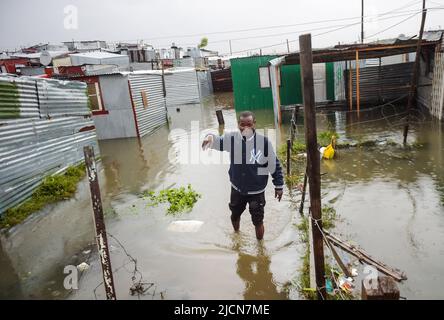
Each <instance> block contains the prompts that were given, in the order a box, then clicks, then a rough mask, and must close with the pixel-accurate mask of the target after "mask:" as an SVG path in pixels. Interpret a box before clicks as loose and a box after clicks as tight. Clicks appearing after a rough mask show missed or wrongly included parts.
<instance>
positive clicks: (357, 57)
mask: <svg viewBox="0 0 444 320" xmlns="http://www.w3.org/2000/svg"><path fill="white" fill-rule="evenodd" d="M359 82H360V80H359V51H358V50H356V110H357V111H358V117H359V109H360V107H361V93H360V87H361V84H360V83H359Z"/></svg>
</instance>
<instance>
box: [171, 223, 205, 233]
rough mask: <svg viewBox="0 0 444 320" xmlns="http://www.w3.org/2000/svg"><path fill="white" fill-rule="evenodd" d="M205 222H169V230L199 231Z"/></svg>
mask: <svg viewBox="0 0 444 320" xmlns="http://www.w3.org/2000/svg"><path fill="white" fill-rule="evenodd" d="M203 224H204V223H203V221H195V220H180V221H173V222H171V223H170V224H169V226H168V229H167V230H168V231H173V232H197V231H199V229H200V227H202V225H203Z"/></svg>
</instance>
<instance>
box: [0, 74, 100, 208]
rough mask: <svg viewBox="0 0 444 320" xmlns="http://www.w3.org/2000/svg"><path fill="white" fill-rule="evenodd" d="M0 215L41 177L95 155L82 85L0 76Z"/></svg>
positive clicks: (86, 98)
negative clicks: (86, 152)
mask: <svg viewBox="0 0 444 320" xmlns="http://www.w3.org/2000/svg"><path fill="white" fill-rule="evenodd" d="M0 105H1V108H0V214H1V213H3V212H4V211H5V210H6V209H8V208H10V207H13V206H15V205H17V204H19V203H20V202H22V201H23V200H25V199H26V198H28V197H29V196H30V195H31V194H32V192H33V191H34V190H35V188H36V187H37V186H38V185H39V184H40V183H41V181H42V179H43V178H44V177H46V176H48V175H50V174H53V173H57V172H61V171H63V170H65V169H66V168H67V167H68V166H71V165H74V164H77V163H79V162H81V161H82V160H83V147H84V146H85V145H92V146H93V147H94V149H95V153H96V155H98V154H99V148H98V144H97V137H96V131H95V127H94V122H93V121H92V119H91V111H90V109H89V106H88V97H87V95H86V85H85V84H84V83H81V82H75V81H58V80H54V79H39V78H31V77H15V76H10V75H8V76H0Z"/></svg>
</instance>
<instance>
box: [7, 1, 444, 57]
mask: <svg viewBox="0 0 444 320" xmlns="http://www.w3.org/2000/svg"><path fill="white" fill-rule="evenodd" d="M364 1H365V14H364V15H365V16H368V17H367V18H366V23H365V35H366V36H365V37H370V36H371V35H373V34H375V33H378V32H380V31H383V30H384V29H386V28H388V27H390V26H392V25H394V24H397V23H400V24H399V26H395V27H393V28H391V29H388V30H387V31H384V32H382V33H378V34H376V35H375V36H374V37H372V38H371V39H368V40H376V39H377V38H379V39H383V38H389V37H396V36H398V35H399V34H401V33H403V34H405V35H415V34H417V33H418V30H419V26H420V16H421V15H420V14H419V12H420V10H421V3H422V1H420V0H416V1H411V0H390V1H388V0H364ZM70 5H72V6H74V7H75V10H77V28H75V19H74V20H73V19H70V18H71V17H72V15H71V13H73V10H72V6H71V7H70ZM67 6H68V7H67ZM440 6H441V7H442V8H444V0H433V1H431V0H428V1H427V7H440ZM65 10H68V11H66V12H65ZM75 10H74V11H75ZM392 10H396V11H393V12H391V11H392ZM415 10H416V11H415ZM387 12H391V13H390V14H387V15H382V14H384V13H387ZM415 12H416V13H417V14H416V15H414V14H415ZM360 15H361V1H359V0H347V1H345V0H338V1H332V0H308V1H301V0H299V1H296V0H272V1H270V0H267V1H266V0H254V1H252V0H248V1H246V0H225V1H212V0H188V1H180V0H166V1H165V0H149V1H144V0H126V1H123V0H121V1H117V0H94V1H92V0H71V1H66V0H39V1H29V0H27V1H24V0H1V1H0V30H2V32H1V33H0V49H1V50H5V49H14V48H20V47H21V46H30V45H32V44H35V43H38V42H50V43H58V42H61V41H69V40H72V39H75V40H97V39H101V40H107V41H125V40H126V41H137V40H139V41H140V40H141V39H145V40H144V42H145V43H149V44H152V45H154V46H155V47H167V46H170V45H171V43H172V42H175V43H176V44H177V45H179V46H184V47H186V46H189V45H193V44H197V43H198V42H199V40H200V38H201V37H202V36H207V37H208V39H209V44H208V49H214V50H218V51H219V52H220V53H228V52H229V51H230V47H229V41H228V40H229V39H233V40H232V51H233V52H238V51H242V50H248V49H252V48H259V47H266V46H270V45H273V44H279V43H283V42H285V41H286V39H289V40H290V47H291V50H296V49H297V48H298V46H297V41H296V40H297V39H298V36H299V34H301V32H302V33H305V32H308V31H311V33H312V35H317V34H320V35H317V36H315V37H314V38H313V46H314V47H325V46H330V45H334V44H337V43H338V42H341V43H343V42H354V41H358V40H359V37H360V28H361V27H360V18H359V16H360ZM412 15H414V16H412ZM333 19H335V20H337V21H330V22H323V23H319V22H318V23H313V22H316V21H322V20H333ZM340 19H345V20H340ZM403 20H405V21H403ZM402 21H403V22H402ZM67 22H68V28H66V23H67ZM308 23H311V24H308ZM297 24H299V25H297ZM350 24H354V25H352V26H347V27H346V25H350ZM283 25H285V27H282V26H283ZM277 26H280V27H277ZM73 27H74V28H73ZM264 27H266V28H268V27H274V28H268V29H260V30H258V29H257V28H264ZM442 27H444V10H443V9H431V10H429V12H428V14H427V22H426V30H430V29H438V28H442ZM340 28H342V29H340ZM245 29H256V30H250V31H242V32H231V33H219V32H225V31H238V30H245ZM334 29H339V30H337V31H334V32H332V30H334ZM326 32H327V33H326ZM321 33H325V34H321ZM184 35H193V36H191V37H181V36H184ZM267 35H268V37H263V36H267ZM160 37H161V38H162V39H159V38H160ZM245 37H253V38H251V39H239V38H245ZM153 38H157V39H153ZM291 41H293V42H291ZM253 51H254V50H253ZM285 51H286V45H285V44H284V45H278V46H274V47H269V48H264V49H263V53H273V52H285ZM254 52H258V50H255V51H254Z"/></svg>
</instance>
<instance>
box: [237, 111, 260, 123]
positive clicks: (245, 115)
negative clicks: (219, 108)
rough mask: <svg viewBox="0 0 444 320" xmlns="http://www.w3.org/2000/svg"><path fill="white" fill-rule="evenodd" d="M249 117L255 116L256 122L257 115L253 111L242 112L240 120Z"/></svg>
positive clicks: (254, 120)
mask: <svg viewBox="0 0 444 320" xmlns="http://www.w3.org/2000/svg"><path fill="white" fill-rule="evenodd" d="M248 117H252V118H253V122H256V116H255V115H254V113H253V112H251V111H242V112H241V113H240V114H239V120H240V119H241V118H248Z"/></svg>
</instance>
